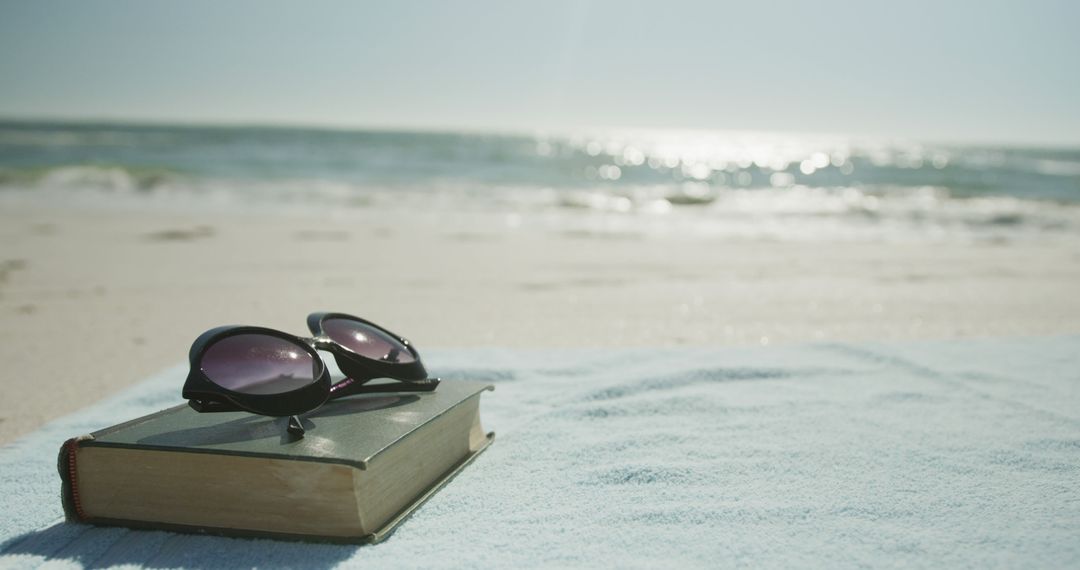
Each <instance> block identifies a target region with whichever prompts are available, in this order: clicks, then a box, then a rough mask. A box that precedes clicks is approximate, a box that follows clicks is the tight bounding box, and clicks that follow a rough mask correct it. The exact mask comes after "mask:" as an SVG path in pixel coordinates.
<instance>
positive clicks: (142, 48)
mask: <svg viewBox="0 0 1080 570" xmlns="http://www.w3.org/2000/svg"><path fill="white" fill-rule="evenodd" d="M1078 23H1080V8H1077V4H1076V3H1070V2H1064V1H1059V2H1044V1H1035V2H1031V1H1028V2H1020V1H1017V2H997V1H992V2H944V1H940V0H939V1H933V2H926V1H918V2H900V1H894V2H880V3H872V2H859V1H851V2H845V1H835V0H821V1H814V2H810V1H808V2H709V1H699V2H690V1H663V2H607V1H603V2H566V1H552V0H544V1H537V2H528V3H526V2H505V1H484V2H461V3H452V2H378V3H370V4H361V3H351V2H350V3H344V2H341V3H339V2H276V1H258V2H255V1H246V2H222V1H214V2H204V1H198V2H191V1H186V2H172V3H164V2H143V1H108V2H82V1H80V2H53V1H43V2H19V3H13V2H8V1H6V0H5V1H3V2H0V78H2V80H0V116H3V117H15V118H51V117H63V118H80V119H124V120H156V121H182V122H226V123H289V124H314V125H330V126H361V127H363V126H369V127H396V128H409V129H424V128H436V129H455V128H467V129H482V130H523V129H551V130H561V129H570V128H582V127H645V128H694V129H752V130H770V131H773V130H780V131H801V132H826V133H850V134H867V135H884V136H895V137H904V138H925V139H934V140H954V141H979V142H1025V143H1031V142H1036V143H1037V142H1047V143H1058V144H1060V143H1068V144H1078V143H1080V63H1078V61H1077V59H1078V57H1080V32H1078V31H1077V29H1076V28H1077V25H1078Z"/></svg>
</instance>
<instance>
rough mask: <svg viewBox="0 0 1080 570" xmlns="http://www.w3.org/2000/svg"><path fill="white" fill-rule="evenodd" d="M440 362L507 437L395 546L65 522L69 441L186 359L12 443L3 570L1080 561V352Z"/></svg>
mask: <svg viewBox="0 0 1080 570" xmlns="http://www.w3.org/2000/svg"><path fill="white" fill-rule="evenodd" d="M425 362H427V363H429V365H430V366H429V368H430V369H432V371H433V372H434V373H436V374H438V375H439V376H442V377H443V378H446V379H448V380H450V381H452V380H453V379H457V378H469V379H475V380H485V381H489V382H492V383H494V384H495V385H496V390H495V392H493V393H489V394H485V395H484V396H483V398H482V404H481V412H482V417H483V419H484V422H485V424H486V427H487V428H489V429H494V430H495V431H497V432H498V437H497V438H496V440H495V444H494V445H493V446H492V447H491V449H489V450H488V451H487V453H485V454H483V455H482V456H480V457H479V458H478V459H477V461H476V462H475V463H474V464H473V465H471V466H470V467H468V468H467V469H466V470H465V471H464V472H463V473H462V474H461V475H460V476H458V477H457V478H456V479H454V480H453V481H452V482H451V483H450V484H449V485H448V486H447V487H446V488H444V489H443V490H442V491H441V492H439V493H438V494H436V495H435V496H434V497H433V498H432V499H431V500H430V501H429V502H428V503H427V504H425V505H424V506H423V507H422V508H421V509H419V511H417V512H416V513H415V514H414V515H413V516H412V517H411V518H410V519H409V520H407V521H405V523H404V524H403V525H402V526H401V527H399V529H398V530H397V532H396V533H395V534H393V535H392V536H391V537H390V538H389V539H387V540H386V541H385V542H383V543H381V544H378V545H374V546H339V545H328V544H305V543H293V542H277V541H271V540H247V539H232V538H220V537H210V536H194V535H180V534H173V533H169V532H159V531H136V530H127V529H123V528H105V527H93V526H87V525H82V524H72V523H65V522H63V520H62V512H61V509H60V498H59V487H60V482H59V479H58V477H57V475H56V472H55V458H56V451H57V449H58V447H59V445H60V444H61V442H63V441H64V439H65V438H67V437H69V436H73V435H78V434H82V433H87V432H90V431H93V430H96V429H99V428H101V427H104V426H107V425H110V424H114V423H117V422H119V421H122V420H126V419H129V418H132V417H135V416H138V415H141V414H145V413H148V412H152V411H155V410H158V409H161V408H163V407H167V406H169V405H173V404H176V403H178V401H179V395H180V386H181V384H182V381H183V378H184V375H185V373H186V367H175V368H172V369H170V370H167V371H165V372H163V373H162V374H160V375H158V376H157V377H155V378H152V379H150V380H148V381H146V382H144V383H142V384H140V385H138V386H136V387H134V388H132V389H130V390H128V391H126V392H124V393H122V394H120V395H119V396H117V397H114V398H112V399H110V400H108V401H105V402H102V403H99V404H96V405H94V406H91V407H89V408H87V409H85V410H83V411H82V412H80V413H77V414H75V415H73V416H70V417H67V418H64V419H61V420H59V421H56V422H53V423H51V424H49V425H48V426H46V427H45V428H43V429H41V430H40V431H38V432H37V433H35V434H32V435H30V436H28V437H25V438H23V439H21V440H19V441H17V442H15V443H13V444H10V445H8V446H6V447H4V448H3V449H2V451H0V484H2V492H0V513H2V515H0V566H3V567H35V566H38V565H41V564H44V563H50V566H51V565H53V564H56V563H60V565H61V566H65V567H70V566H75V567H78V566H84V567H105V566H112V565H131V566H133V567H154V568H180V567H185V568H203V567H253V566H294V567H331V566H343V567H357V568H373V567H375V568H382V567H419V568H425V567H497V568H519V567H537V566H540V567H727V566H752V567H829V568H835V567H855V566H872V567H899V566H904V567H946V568H956V567H979V568H987V567H1025V568H1052V567H1057V568H1077V567H1080V337H1057V338H1041V339H1009V340H979V341H956V342H919V343H909V344H870V345H866V344H862V345H852V344H818V345H805V346H788V347H772V348H722V349H708V350H705V349H648V350H644V349H635V350H629V349H627V350H581V351H555V350H544V351H540V350H535V351H529V350H501V349H484V350H480V349H469V350H453V351H427V352H426V353H425Z"/></svg>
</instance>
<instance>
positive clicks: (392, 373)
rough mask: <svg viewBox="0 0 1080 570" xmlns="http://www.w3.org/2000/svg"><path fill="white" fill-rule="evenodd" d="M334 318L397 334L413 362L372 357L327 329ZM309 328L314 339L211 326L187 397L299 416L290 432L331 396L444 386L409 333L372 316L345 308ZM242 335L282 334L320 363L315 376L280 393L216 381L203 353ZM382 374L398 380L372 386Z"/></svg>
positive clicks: (195, 347) (196, 350)
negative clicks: (337, 377) (337, 374)
mask: <svg viewBox="0 0 1080 570" xmlns="http://www.w3.org/2000/svg"><path fill="white" fill-rule="evenodd" d="M328 319H347V320H352V321H356V322H359V323H362V324H364V325H366V326H368V327H371V328H374V329H376V330H378V331H381V332H383V333H385V334H386V335H388V336H390V337H392V338H394V339H396V340H397V341H398V342H400V343H401V345H402V346H404V347H405V348H406V349H407V350H408V351H409V353H410V354H411V355H412V358H413V360H412V361H411V362H387V361H384V360H376V359H373V358H368V357H366V356H363V355H361V354H358V353H356V352H353V351H352V350H349V349H348V348H346V347H344V346H342V345H340V344H338V343H337V342H334V341H333V340H331V339H330V337H329V336H328V335H327V334H326V332H325V330H324V329H323V323H324V322H325V321H326V320H328ZM307 325H308V329H309V330H310V331H311V334H312V335H314V336H312V337H310V338H303V337H298V336H296V335H292V334H289V333H286V332H282V331H279V330H276V329H271V328H266V327H257V326H247V325H228V326H222V327H216V328H213V329H210V330H208V331H206V332H204V333H203V334H201V335H199V337H198V338H197V339H195V342H194V343H193V344H192V345H191V350H190V351H189V352H188V362H189V364H190V366H191V368H190V371H189V372H188V376H187V380H186V381H185V382H184V389H183V392H182V394H183V397H184V398H186V399H187V400H188V404H189V405H190V406H191V407H192V408H193V409H194V410H195V411H197V412H200V413H210V412H235V411H247V412H251V413H253V414H259V415H264V416H276V417H284V416H293V417H291V418H290V421H289V432H290V433H294V434H296V435H302V434H303V431H304V430H303V425H302V423H301V422H300V421H299V419H298V418H296V417H295V416H296V415H298V414H304V413H307V412H311V411H313V410H315V409H318V408H319V407H320V406H322V405H323V404H325V403H326V402H327V401H328V400H331V399H336V398H342V397H345V396H351V395H354V394H373V393H394V392H430V391H433V390H434V389H435V388H436V387H437V386H438V385H439V379H438V378H428V377H427V370H426V369H425V368H424V365H423V363H422V362H421V360H420V353H419V352H417V350H416V348H415V347H413V346H412V344H411V343H409V341H408V340H407V339H405V337H402V336H401V335H398V334H395V333H393V332H391V331H389V330H387V329H385V328H383V327H381V326H379V325H377V324H375V323H373V322H371V321H368V320H365V319H361V318H360V317H356V316H353V315H348V314H345V313H312V314H310V315H308V318H307ZM240 334H260V335H267V336H272V337H277V338H280V339H283V340H285V341H288V342H290V343H292V344H294V345H296V346H297V347H298V348H301V349H303V350H305V351H306V352H307V353H308V354H309V355H311V357H312V358H313V362H314V363H315V366H316V370H315V374H314V376H315V381H314V382H312V383H311V384H308V385H307V386H303V387H301V388H297V389H296V390H290V391H288V392H281V393H279V394H245V393H241V392H235V391H233V390H229V389H227V388H224V387H222V386H219V385H217V384H215V383H214V382H213V381H212V380H211V379H210V378H209V377H207V375H206V373H204V372H203V370H202V358H203V355H204V354H205V353H206V351H207V349H209V348H210V347H211V346H213V345H214V344H215V343H217V342H218V341H220V340H222V339H224V338H228V337H230V336H235V335H240ZM319 350H324V351H327V352H329V353H331V354H332V355H333V356H334V362H335V363H336V364H337V365H338V368H339V369H340V370H341V372H342V373H344V374H345V375H346V378H345V379H344V380H341V381H339V382H337V383H333V382H332V381H331V378H330V370H329V369H328V368H327V366H326V362H325V361H324V360H323V359H322V356H321V355H320V354H319V353H318V351H319ZM376 378H390V379H394V380H398V381H399V382H398V383H384V384H376V385H366V384H367V382H369V381H370V380H374V379H376Z"/></svg>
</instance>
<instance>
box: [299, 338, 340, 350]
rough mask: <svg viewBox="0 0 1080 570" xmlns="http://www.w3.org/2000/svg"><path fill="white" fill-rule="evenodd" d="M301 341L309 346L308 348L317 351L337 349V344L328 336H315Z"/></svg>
mask: <svg viewBox="0 0 1080 570" xmlns="http://www.w3.org/2000/svg"><path fill="white" fill-rule="evenodd" d="M300 340H302V341H304V342H305V343H307V344H308V346H310V347H312V348H314V349H316V350H332V349H334V348H336V347H337V343H335V342H334V341H332V340H330V338H329V337H326V336H313V337H308V338H301V339H300Z"/></svg>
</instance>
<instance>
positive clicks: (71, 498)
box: [56, 435, 92, 522]
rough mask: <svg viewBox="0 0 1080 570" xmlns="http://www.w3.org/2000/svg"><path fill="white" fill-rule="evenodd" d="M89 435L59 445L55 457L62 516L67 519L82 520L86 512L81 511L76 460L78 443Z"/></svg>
mask: <svg viewBox="0 0 1080 570" xmlns="http://www.w3.org/2000/svg"><path fill="white" fill-rule="evenodd" d="M87 439H92V438H91V437H90V436H86V435H84V436H81V437H73V438H71V439H69V440H67V441H65V442H64V445H61V446H60V455H59V457H58V458H57V462H56V470H57V471H58V472H59V473H60V501H61V504H63V506H64V518H65V519H67V520H69V521H74V522H83V521H85V520H86V513H84V512H83V509H82V502H81V501H80V499H79V477H78V466H77V465H76V463H75V462H76V460H77V458H78V451H79V443H80V442H82V441H85V440H87Z"/></svg>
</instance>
